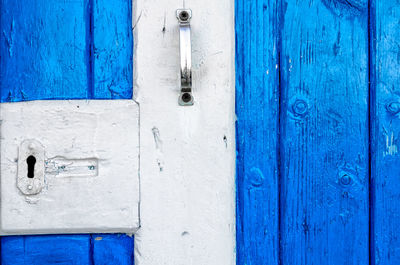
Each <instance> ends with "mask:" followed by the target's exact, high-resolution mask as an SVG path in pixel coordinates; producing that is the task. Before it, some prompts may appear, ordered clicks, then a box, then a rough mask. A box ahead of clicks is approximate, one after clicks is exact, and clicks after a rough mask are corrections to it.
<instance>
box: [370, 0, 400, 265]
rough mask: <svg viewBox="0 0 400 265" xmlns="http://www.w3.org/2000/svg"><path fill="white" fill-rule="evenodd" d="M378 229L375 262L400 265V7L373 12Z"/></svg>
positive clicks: (376, 6)
mask: <svg viewBox="0 0 400 265" xmlns="http://www.w3.org/2000/svg"><path fill="white" fill-rule="evenodd" d="M370 14H371V15H370V17H371V26H372V28H371V30H372V34H371V55H372V56H371V125H372V126H371V129H372V131H371V132H372V136H373V138H372V139H373V145H372V147H373V149H372V161H371V162H372V170H371V179H372V184H373V188H372V190H371V191H372V201H373V206H374V207H373V211H372V218H373V219H372V233H371V236H372V237H371V248H372V249H371V252H372V257H371V258H372V261H373V262H374V264H399V263H400V237H399V235H400V204H399V198H400V180H399V172H400V154H399V150H398V148H399V147H398V146H399V140H400V119H399V118H400V86H399V85H400V75H399V67H400V57H399V54H400V28H399V20H400V5H399V2H398V1H383V0H375V1H373V2H372V5H371V10H370Z"/></svg>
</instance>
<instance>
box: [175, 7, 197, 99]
mask: <svg viewBox="0 0 400 265" xmlns="http://www.w3.org/2000/svg"><path fill="white" fill-rule="evenodd" d="M176 17H177V18H178V21H179V46H180V59H181V94H180V96H179V100H178V103H179V105H181V106H191V105H193V95H192V43H191V36H190V35H191V32H190V19H191V18H192V10H190V9H178V10H176Z"/></svg>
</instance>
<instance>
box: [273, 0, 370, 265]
mask: <svg viewBox="0 0 400 265" xmlns="http://www.w3.org/2000/svg"><path fill="white" fill-rule="evenodd" d="M282 8H283V9H282V13H283V22H282V25H281V26H282V28H281V30H282V50H281V82H282V83H281V89H282V91H281V116H280V120H281V135H280V142H281V145H280V150H281V151H280V154H281V156H280V159H281V168H280V169H281V190H280V194H281V208H280V211H281V223H280V225H281V252H280V258H281V262H282V264H291V265H294V264H368V262H369V261H368V253H369V246H368V233H369V218H368V216H369V196H368V194H369V193H368V180H369V175H368V169H369V156H368V137H369V133H368V4H367V1H356V0H354V1H340V0H316V1H297V0H287V1H283V5H282Z"/></svg>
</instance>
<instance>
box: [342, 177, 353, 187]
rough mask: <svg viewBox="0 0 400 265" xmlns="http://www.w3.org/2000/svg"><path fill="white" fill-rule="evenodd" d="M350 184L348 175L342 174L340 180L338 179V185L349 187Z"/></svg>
mask: <svg viewBox="0 0 400 265" xmlns="http://www.w3.org/2000/svg"><path fill="white" fill-rule="evenodd" d="M350 182H351V178H350V176H349V175H347V174H344V175H343V176H342V177H341V178H340V183H342V185H344V186H347V185H349V184H350Z"/></svg>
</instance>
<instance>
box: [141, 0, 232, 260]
mask: <svg viewBox="0 0 400 265" xmlns="http://www.w3.org/2000/svg"><path fill="white" fill-rule="evenodd" d="M135 2H136V5H135V8H134V11H135V15H134V17H133V24H134V25H136V26H135V30H134V34H135V35H134V36H135V37H134V38H135V54H134V56H135V95H137V97H136V99H137V100H138V102H139V103H140V175H141V176H142V177H141V181H140V185H141V189H140V190H141V192H140V195H141V204H140V219H141V223H142V227H141V228H140V229H139V231H138V233H136V234H135V250H136V253H139V254H138V255H137V256H136V257H135V258H136V262H137V263H138V264H140V265H154V264H207V265H221V264H223V265H233V264H235V127H234V121H235V111H234V102H235V101H234V100H235V99H234V93H235V60H234V52H235V50H234V37H235V35H234V1H232V0H218V1H215V0H203V1H198V0H195V1H193V0H188V1H185V6H186V7H187V8H191V9H192V11H193V14H192V15H193V16H192V20H191V28H192V55H193V56H192V65H193V68H192V69H193V75H192V77H193V95H194V101H195V102H194V105H193V106H190V107H189V106H187V107H182V106H179V105H178V96H179V89H180V88H179V30H178V29H179V26H178V21H177V18H176V12H175V11H176V9H177V8H182V1H181V0H168V1H166V0H164V1H148V0H137V1H135ZM143 176H144V177H143Z"/></svg>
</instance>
